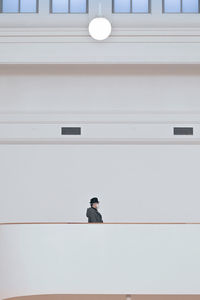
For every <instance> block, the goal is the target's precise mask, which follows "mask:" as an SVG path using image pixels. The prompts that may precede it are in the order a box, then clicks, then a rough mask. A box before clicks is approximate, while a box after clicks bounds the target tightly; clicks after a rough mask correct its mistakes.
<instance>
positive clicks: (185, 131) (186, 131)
mask: <svg viewBox="0 0 200 300" xmlns="http://www.w3.org/2000/svg"><path fill="white" fill-rule="evenodd" d="M193 133H194V130H193V127H174V135H193Z"/></svg>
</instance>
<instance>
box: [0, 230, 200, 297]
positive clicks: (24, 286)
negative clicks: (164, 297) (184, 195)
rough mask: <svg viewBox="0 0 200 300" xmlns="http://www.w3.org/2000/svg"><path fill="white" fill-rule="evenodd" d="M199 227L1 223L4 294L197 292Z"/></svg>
mask: <svg viewBox="0 0 200 300" xmlns="http://www.w3.org/2000/svg"><path fill="white" fill-rule="evenodd" d="M199 235H200V225H133V224H126V225H120V224H118V225H111V224H84V225H17V226H16V225H8V226H0V245H1V246H0V266H1V268H0V284H1V286H0V299H5V298H7V297H14V296H23V295H34V294H35V295H36V294H104V293H105V294H182V295H184V294H200V284H199V283H200V281H199V278H200V256H199V252H200V239H199Z"/></svg>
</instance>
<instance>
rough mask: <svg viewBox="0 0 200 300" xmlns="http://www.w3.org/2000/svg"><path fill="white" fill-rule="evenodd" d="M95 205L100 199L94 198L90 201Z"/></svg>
mask: <svg viewBox="0 0 200 300" xmlns="http://www.w3.org/2000/svg"><path fill="white" fill-rule="evenodd" d="M93 203H99V200H98V198H92V199H90V204H93Z"/></svg>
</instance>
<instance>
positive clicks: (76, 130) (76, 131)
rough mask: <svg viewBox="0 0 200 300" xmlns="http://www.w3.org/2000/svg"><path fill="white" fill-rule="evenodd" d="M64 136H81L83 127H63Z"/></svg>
mask: <svg viewBox="0 0 200 300" xmlns="http://www.w3.org/2000/svg"><path fill="white" fill-rule="evenodd" d="M61 132H62V135H81V127H62V131H61Z"/></svg>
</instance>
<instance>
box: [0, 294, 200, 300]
mask: <svg viewBox="0 0 200 300" xmlns="http://www.w3.org/2000/svg"><path fill="white" fill-rule="evenodd" d="M8 299H9V300H126V299H130V300H200V295H136V296H134V295H132V296H131V297H129V298H126V296H125V295H35V296H24V297H15V298H7V299H4V300H8Z"/></svg>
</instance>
